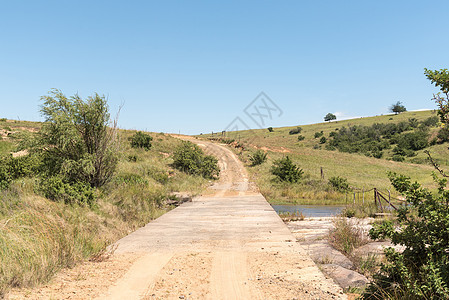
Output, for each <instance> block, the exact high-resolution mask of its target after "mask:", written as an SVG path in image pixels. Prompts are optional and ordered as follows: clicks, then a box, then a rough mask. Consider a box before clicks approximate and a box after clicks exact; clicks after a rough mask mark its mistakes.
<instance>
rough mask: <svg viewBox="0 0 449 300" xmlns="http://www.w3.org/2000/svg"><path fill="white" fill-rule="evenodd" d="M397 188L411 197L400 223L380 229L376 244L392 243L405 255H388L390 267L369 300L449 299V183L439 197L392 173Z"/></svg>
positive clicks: (377, 226) (442, 184)
mask: <svg viewBox="0 0 449 300" xmlns="http://www.w3.org/2000/svg"><path fill="white" fill-rule="evenodd" d="M388 176H389V178H390V181H391V184H392V185H393V186H394V188H395V189H396V190H397V191H398V192H400V193H401V194H403V195H404V196H406V198H407V201H408V205H404V206H400V207H399V210H398V215H397V223H398V224H393V222H391V221H385V222H382V223H380V224H375V225H374V227H373V229H371V230H370V232H369V234H370V237H371V238H372V239H375V240H378V239H390V240H391V242H392V243H393V244H394V245H400V246H402V247H404V248H405V249H404V250H403V251H401V252H398V251H396V250H394V249H393V248H391V247H390V248H387V249H385V257H386V263H383V264H382V267H381V270H380V272H379V273H378V274H376V275H375V276H374V282H373V283H372V284H371V285H370V286H369V287H368V288H367V290H366V293H365V294H364V298H365V299H391V298H392V297H395V299H448V295H449V285H448V284H449V255H448V253H447V251H448V249H449V238H448V230H449V206H448V203H449V192H448V191H447V189H446V185H447V179H442V180H440V179H438V178H437V177H436V175H434V179H435V181H436V182H437V184H438V186H439V188H438V193H433V192H431V191H429V190H427V189H426V188H423V187H422V186H421V185H420V184H419V183H417V182H411V181H410V178H409V177H406V176H404V175H397V174H395V173H389V175H388Z"/></svg>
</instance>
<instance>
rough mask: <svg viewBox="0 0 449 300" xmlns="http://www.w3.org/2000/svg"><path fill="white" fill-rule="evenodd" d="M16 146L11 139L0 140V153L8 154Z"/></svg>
mask: <svg viewBox="0 0 449 300" xmlns="http://www.w3.org/2000/svg"><path fill="white" fill-rule="evenodd" d="M15 148H16V145H15V143H13V142H11V141H1V140H0V155H4V154H8V153H11V152H12V151H14V149H15Z"/></svg>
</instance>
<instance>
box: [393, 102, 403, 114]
mask: <svg viewBox="0 0 449 300" xmlns="http://www.w3.org/2000/svg"><path fill="white" fill-rule="evenodd" d="M390 111H391V112H394V114H395V115H397V114H400V113H401V112H404V111H407V109H406V108H405V106H404V105H402V102H401V101H398V102H396V103H394V104H392V105H391V106H390Z"/></svg>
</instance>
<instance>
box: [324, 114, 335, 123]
mask: <svg viewBox="0 0 449 300" xmlns="http://www.w3.org/2000/svg"><path fill="white" fill-rule="evenodd" d="M332 120H337V116H336V115H334V114H333V113H328V114H327V115H326V116H324V121H326V122H330V121H332Z"/></svg>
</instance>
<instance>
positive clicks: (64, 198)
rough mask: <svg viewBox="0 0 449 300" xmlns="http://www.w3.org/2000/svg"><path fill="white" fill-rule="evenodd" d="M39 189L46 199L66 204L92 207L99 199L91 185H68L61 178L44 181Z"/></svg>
mask: <svg viewBox="0 0 449 300" xmlns="http://www.w3.org/2000/svg"><path fill="white" fill-rule="evenodd" d="M39 189H40V191H41V192H42V194H43V195H44V196H45V197H46V198H48V199H50V200H53V201H61V202H64V203H65V204H80V205H89V206H92V205H94V204H95V202H96V199H97V196H96V194H95V190H94V189H93V188H92V187H91V186H90V185H89V184H87V183H83V182H76V183H67V182H64V180H63V178H61V177H60V176H52V177H47V178H44V179H42V180H41V181H40V184H39Z"/></svg>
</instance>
